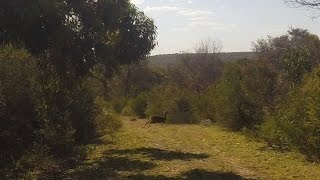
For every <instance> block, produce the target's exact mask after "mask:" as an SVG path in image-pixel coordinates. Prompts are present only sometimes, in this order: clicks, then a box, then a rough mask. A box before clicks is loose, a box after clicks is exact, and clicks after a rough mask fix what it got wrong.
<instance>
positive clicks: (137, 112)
mask: <svg viewBox="0 0 320 180" xmlns="http://www.w3.org/2000/svg"><path fill="white" fill-rule="evenodd" d="M147 105H148V94H146V93H141V94H140V95H138V96H137V97H136V98H134V99H132V100H130V101H129V103H128V108H129V114H131V115H134V116H137V117H138V118H145V117H146V109H147Z"/></svg>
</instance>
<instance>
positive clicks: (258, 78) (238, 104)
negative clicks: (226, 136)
mask: <svg viewBox="0 0 320 180" xmlns="http://www.w3.org/2000/svg"><path fill="white" fill-rule="evenodd" d="M275 78H276V75H275V74H274V73H273V72H272V71H271V70H270V69H269V68H268V66H267V65H266V64H265V63H264V62H262V61H241V62H239V63H229V64H226V67H225V70H224V74H223V75H222V77H221V79H220V81H219V82H218V83H217V85H216V87H215V89H213V91H214V92H213V94H215V98H214V99H212V101H215V106H216V108H215V110H216V112H217V113H216V120H217V121H218V122H220V123H221V124H223V125H225V126H226V127H229V128H231V129H241V128H243V127H247V128H253V127H254V126H255V125H258V124H260V123H261V122H262V120H263V117H264V113H265V111H266V110H267V104H268V103H269V102H272V93H273V91H274V85H275V80H276V79H275Z"/></svg>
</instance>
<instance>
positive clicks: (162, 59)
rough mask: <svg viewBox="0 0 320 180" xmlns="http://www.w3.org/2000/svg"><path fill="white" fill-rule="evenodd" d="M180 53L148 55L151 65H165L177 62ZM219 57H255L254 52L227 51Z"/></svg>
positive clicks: (222, 58)
mask: <svg viewBox="0 0 320 180" xmlns="http://www.w3.org/2000/svg"><path fill="white" fill-rule="evenodd" d="M181 56H182V54H163V55H156V56H151V57H149V59H148V60H149V62H150V64H151V65H155V66H162V67H166V66H168V65H172V64H175V63H177V61H178V60H179V59H180V57H181ZM220 59H221V60H222V61H225V62H230V61H237V60H240V59H256V54H255V53H254V52H227V53H221V54H220Z"/></svg>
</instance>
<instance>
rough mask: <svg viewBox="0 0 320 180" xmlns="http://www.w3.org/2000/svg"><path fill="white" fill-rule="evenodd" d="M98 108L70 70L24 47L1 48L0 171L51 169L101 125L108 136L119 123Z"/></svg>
mask: <svg viewBox="0 0 320 180" xmlns="http://www.w3.org/2000/svg"><path fill="white" fill-rule="evenodd" d="M101 109H102V108H101V106H100V104H97V103H95V102H94V98H93V94H92V93H91V91H90V90H89V88H88V86H87V83H86V81H85V79H77V78H74V76H73V75H72V74H71V73H70V74H69V75H68V76H64V77H63V78H62V77H60V76H59V75H58V74H56V73H55V71H54V69H53V68H52V67H51V66H50V65H49V64H47V65H46V66H42V65H41V64H40V61H39V60H38V59H36V58H34V57H32V56H31V55H29V54H28V53H26V51H25V50H23V49H16V48H14V47H13V46H11V45H9V46H6V47H4V48H3V49H1V50H0V144H1V148H0V170H1V172H0V173H5V174H6V175H7V176H8V178H10V177H11V178H16V175H19V174H21V175H23V176H26V177H21V178H28V177H27V176H29V175H30V173H31V174H33V173H36V172H38V171H51V170H50V168H52V167H56V166H57V165H58V162H59V160H58V159H60V158H61V159H63V158H65V157H67V158H68V159H73V158H75V159H76V158H77V157H78V158H80V157H82V158H83V157H84V156H85V151H83V150H81V149H83V148H80V147H82V144H85V143H86V142H88V141H89V140H90V139H91V138H93V137H94V136H95V135H97V132H100V131H102V129H104V132H103V133H110V134H112V133H114V132H115V131H116V130H118V129H119V127H120V126H121V124H120V123H119V121H118V120H116V119H115V118H114V117H113V116H112V117H111V116H108V115H105V114H103V111H102V110H101ZM97 124H98V125H97ZM97 130H98V131H97ZM3 171H5V172H3ZM28 174H29V175H28ZM10 175H11V176H10ZM9 176H10V177H9ZM30 177H32V178H36V177H34V176H31V175H30Z"/></svg>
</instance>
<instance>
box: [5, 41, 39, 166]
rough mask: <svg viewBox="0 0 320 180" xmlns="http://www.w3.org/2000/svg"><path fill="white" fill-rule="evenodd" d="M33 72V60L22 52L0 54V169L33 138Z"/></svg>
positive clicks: (8, 50) (12, 50)
mask: <svg viewBox="0 0 320 180" xmlns="http://www.w3.org/2000/svg"><path fill="white" fill-rule="evenodd" d="M36 70H37V67H36V62H35V59H34V58H32V57H31V56H30V55H29V54H28V53H26V52H25V51H24V50H21V49H15V48H13V47H12V46H11V45H9V46H6V47H4V48H3V49H1V50H0V97H1V98H0V99H1V103H0V142H1V149H0V151H1V152H0V154H1V160H0V161H1V164H0V166H1V165H3V164H2V163H6V160H5V159H7V158H10V156H11V157H12V158H15V157H17V156H20V155H21V153H22V151H23V149H25V148H28V146H30V145H31V144H30V143H31V142H32V141H33V139H34V138H35V136H36V134H35V132H34V129H36V128H38V127H39V121H38V119H37V118H36V117H37V112H36V110H35V107H36V98H35V93H36V91H37V84H36V78H37V74H36Z"/></svg>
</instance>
